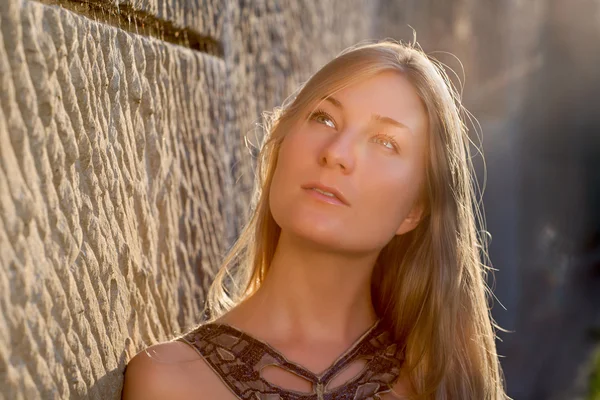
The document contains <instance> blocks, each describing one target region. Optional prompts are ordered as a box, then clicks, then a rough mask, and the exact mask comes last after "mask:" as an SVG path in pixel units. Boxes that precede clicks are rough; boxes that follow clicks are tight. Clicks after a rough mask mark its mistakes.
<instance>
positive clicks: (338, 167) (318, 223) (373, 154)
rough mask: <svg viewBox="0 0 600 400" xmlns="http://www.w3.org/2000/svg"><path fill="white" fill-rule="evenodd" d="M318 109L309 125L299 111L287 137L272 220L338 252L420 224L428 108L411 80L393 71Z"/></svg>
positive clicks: (377, 245) (379, 242) (376, 245)
mask: <svg viewBox="0 0 600 400" xmlns="http://www.w3.org/2000/svg"><path fill="white" fill-rule="evenodd" d="M317 110H321V111H313V112H312V114H311V116H310V118H309V120H308V121H307V122H306V123H303V117H305V115H302V116H300V118H299V121H298V122H296V124H295V126H294V127H293V128H292V129H291V130H290V131H289V132H288V133H287V134H286V136H285V139H284V140H283V142H282V145H281V149H280V153H279V159H278V162H277V166H276V169H275V173H274V176H273V181H272V184H271V188H270V207H271V212H272V214H273V218H274V219H275V221H276V222H277V224H278V225H279V226H280V227H281V229H282V231H283V232H284V233H287V234H292V235H295V236H300V237H302V238H303V239H307V240H309V241H311V242H314V243H315V244H318V245H320V246H325V247H327V248H331V250H336V251H344V252H348V251H349V252H371V251H378V250H381V248H383V247H384V246H385V245H386V244H387V243H388V242H389V241H390V240H391V239H392V238H393V237H394V235H397V234H403V233H405V232H407V231H409V230H411V229H412V228H414V227H415V226H416V223H417V222H418V217H419V213H420V210H421V208H420V207H419V205H418V204H417V203H416V199H417V196H418V194H419V193H418V190H419V185H420V184H421V183H422V181H423V179H424V176H425V149H426V134H427V131H428V122H427V121H428V119H427V114H426V111H425V108H424V106H423V104H422V102H421V100H420V99H419V97H418V95H417V93H416V91H415V89H414V88H413V86H412V85H411V84H410V83H409V82H408V81H407V80H406V78H404V77H403V76H402V75H401V74H400V73H397V72H393V71H386V72H382V73H380V74H378V75H376V76H374V77H372V78H369V79H366V80H364V81H362V82H359V83H357V84H354V85H352V86H349V87H347V88H345V89H343V90H341V91H339V92H337V93H335V94H334V95H333V96H330V97H329V99H327V100H324V101H322V102H321V104H320V105H319V107H318V108H317ZM392 120H394V121H397V123H396V122H394V121H392ZM314 184H321V185H324V186H327V187H331V188H334V189H335V190H337V191H338V192H339V193H340V194H341V197H343V201H342V202H337V203H336V201H339V200H340V199H337V200H336V199H331V198H330V197H327V196H324V195H320V194H319V193H318V192H316V191H315V190H312V189H311V188H310V187H312V186H314ZM338 197H340V196H338ZM413 206H414V207H413Z"/></svg>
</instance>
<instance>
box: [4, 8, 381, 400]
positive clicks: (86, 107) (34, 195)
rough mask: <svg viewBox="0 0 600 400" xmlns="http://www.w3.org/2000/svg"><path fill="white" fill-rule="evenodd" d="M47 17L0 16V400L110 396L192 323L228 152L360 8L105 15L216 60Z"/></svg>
mask: <svg viewBox="0 0 600 400" xmlns="http://www.w3.org/2000/svg"><path fill="white" fill-rule="evenodd" d="M56 3H58V2H52V1H43V2H42V3H38V2H32V1H17V0H8V1H2V2H0V87H1V90H0V265H1V268H0V387H1V390H0V392H1V394H0V396H2V397H5V398H7V399H38V398H43V399H59V398H60V399H66V398H71V399H77V398H102V399H109V398H118V397H119V394H120V389H121V385H122V372H123V368H124V366H125V364H126V362H127V361H128V360H129V359H130V358H131V357H132V356H133V354H135V353H136V352H137V351H139V350H140V349H141V348H143V347H145V346H147V345H149V344H152V343H155V342H158V341H161V340H165V339H168V338H170V337H172V336H173V335H175V334H177V333H178V332H180V331H181V330H182V329H186V328H187V327H189V326H191V325H193V324H195V323H196V322H198V320H199V316H200V309H201V306H202V302H203V299H204V291H205V289H206V288H207V286H208V285H209V283H210V281H211V278H212V276H213V273H214V270H215V268H216V267H217V266H218V264H219V261H220V259H221V256H222V254H223V253H224V251H225V250H226V249H227V246H228V245H229V244H230V243H231V241H232V240H233V238H234V237H235V235H236V234H237V229H238V228H239V223H240V221H241V217H242V216H243V215H244V214H245V213H246V212H247V208H248V198H249V191H250V187H251V184H252V172H251V166H252V161H251V158H250V155H249V151H248V149H247V148H246V146H245V143H244V140H243V139H244V136H245V135H249V139H250V141H251V142H253V143H254V144H257V143H258V137H257V138H255V139H253V137H252V134H253V133H257V132H255V130H256V129H255V123H256V122H260V119H259V116H260V112H261V111H263V110H266V109H269V108H271V107H273V106H274V105H277V104H279V103H281V102H282V101H283V100H284V98H285V97H286V96H287V95H289V93H290V92H291V90H292V89H293V88H295V87H296V85H297V84H298V83H299V82H301V81H302V80H303V79H306V78H307V77H308V76H309V75H310V73H312V72H314V71H315V70H316V69H317V68H318V67H319V66H320V65H321V64H323V63H324V62H326V61H327V60H328V59H329V58H330V57H332V56H333V55H335V53H337V52H338V51H340V50H341V49H343V48H344V47H346V46H347V45H350V44H352V43H354V42H355V41H358V40H360V39H363V38H365V37H367V33H368V30H369V29H370V23H371V22H370V21H372V18H370V17H369V13H370V12H371V8H369V7H370V6H369V5H367V3H368V2H366V1H365V2H361V1H355V2H353V3H352V4H351V6H352V7H354V8H353V9H354V10H355V11H356V12H355V13H352V15H351V16H350V17H348V16H344V17H343V18H342V17H341V16H338V15H337V13H335V12H334V9H335V8H336V7H339V5H336V4H333V6H334V8H331V6H332V4H330V5H329V6H327V7H325V6H323V5H320V4H317V2H306V4H301V3H296V2H294V4H290V6H289V7H286V8H285V9H282V8H281V7H280V3H279V2H248V4H245V3H243V2H240V3H239V4H234V3H233V2H220V1H214V2H207V3H204V2H203V3H202V4H197V3H198V2H196V1H189V2H185V1H180V2H177V1H170V2H161V1H158V2H157V1H138V2H135V3H134V4H133V5H131V4H128V3H124V2H120V3H119V4H117V3H116V2H115V3H114V4H112V3H110V2H104V3H105V4H104V5H103V7H110V6H114V7H117V6H119V7H121V10H129V11H128V12H129V13H130V15H133V16H134V17H135V18H141V17H140V15H142V14H139V13H138V11H139V12H145V13H147V14H149V15H153V16H154V17H156V19H155V20H153V21H154V22H155V23H157V24H163V26H165V27H166V28H164V29H165V32H167V33H169V30H170V32H171V33H173V31H176V30H177V29H178V27H180V28H181V27H187V28H190V29H192V30H193V31H194V32H195V33H197V34H198V35H204V36H205V37H206V38H209V39H210V40H214V41H215V42H216V43H218V45H219V47H220V49H221V53H220V54H218V55H215V54H211V53H210V52H206V53H205V52H202V51H198V50H201V49H198V48H194V46H191V45H190V46H188V47H186V43H185V42H182V43H180V45H176V44H172V43H167V42H165V41H162V40H160V39H161V38H160V37H158V38H153V37H149V36H144V35H136V34H135V33H134V32H135V29H132V28H131V26H121V25H120V24H122V23H123V21H122V20H121V19H119V18H120V17H119V16H118V13H114V12H113V13H112V15H111V16H109V15H103V13H102V12H99V11H98V8H90V7H89V4H88V5H85V4H84V3H80V4H75V2H68V1H67V2H60V3H61V5H62V7H58V6H56V5H55V4H56ZM90 3H95V2H93V1H92V2H90ZM344 4H347V2H344ZM92 5H93V4H92ZM132 10H133V11H132ZM113 11H114V10H113ZM115 15H116V17H115ZM142 16H143V15H142ZM365 16H367V17H366V18H365ZM142 20H143V19H142ZM138 21H139V20H138ZM158 31H160V30H158Z"/></svg>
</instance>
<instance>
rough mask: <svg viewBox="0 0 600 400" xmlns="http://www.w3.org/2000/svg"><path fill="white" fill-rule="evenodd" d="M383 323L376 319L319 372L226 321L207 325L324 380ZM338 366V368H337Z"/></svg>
mask: <svg viewBox="0 0 600 400" xmlns="http://www.w3.org/2000/svg"><path fill="white" fill-rule="evenodd" d="M380 323H381V319H378V320H376V321H375V323H374V324H373V325H371V326H370V327H369V328H368V329H367V330H366V331H364V332H363V333H362V334H361V335H360V336H359V337H358V339H356V340H354V342H352V344H351V345H350V347H348V348H347V349H346V350H344V351H343V352H342V354H340V355H339V356H338V357H337V358H336V359H335V360H334V361H333V362H332V363H331V365H330V366H329V367H327V368H325V369H324V370H323V371H321V372H319V373H315V372H312V371H311V370H309V369H308V368H306V367H305V366H303V365H301V364H298V363H296V362H294V361H290V360H289V359H288V358H287V357H286V356H285V355H283V353H281V352H280V351H279V350H277V349H276V348H274V347H273V346H271V345H270V344H269V343H267V342H265V341H264V340H261V339H258V338H257V337H255V336H253V335H251V334H249V333H247V332H245V331H243V330H242V329H239V328H236V327H235V326H233V325H229V324H227V323H224V322H211V323H208V324H206V325H213V326H217V327H221V328H223V329H225V330H228V331H230V332H232V333H234V334H236V336H239V337H240V339H245V340H247V341H249V342H251V343H255V344H258V345H259V346H263V347H266V348H268V349H269V350H271V352H272V355H273V356H275V357H276V358H279V360H278V361H281V362H282V364H283V363H285V364H287V365H293V366H294V367H296V368H295V369H297V371H298V372H299V371H302V372H303V374H302V375H303V376H304V377H306V378H308V379H310V380H316V381H323V380H326V379H325V378H326V375H327V374H328V373H329V372H331V371H333V372H334V373H335V372H337V370H338V368H339V367H340V366H341V365H343V364H344V363H345V362H346V360H347V359H349V358H352V356H353V355H354V353H355V350H356V349H357V348H358V347H359V346H360V345H361V344H362V343H363V342H364V341H366V340H367V339H368V337H369V334H370V333H371V332H373V331H374V330H375V329H376V328H377V327H378V326H379V324H380ZM336 367H338V368H336Z"/></svg>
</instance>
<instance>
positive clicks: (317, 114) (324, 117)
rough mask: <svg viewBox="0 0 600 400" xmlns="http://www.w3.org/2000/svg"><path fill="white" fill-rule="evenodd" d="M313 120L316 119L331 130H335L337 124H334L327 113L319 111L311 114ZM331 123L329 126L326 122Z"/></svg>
mask: <svg viewBox="0 0 600 400" xmlns="http://www.w3.org/2000/svg"><path fill="white" fill-rule="evenodd" d="M311 118H313V119H315V120H316V121H317V122H319V123H325V124H326V125H328V126H330V127H331V128H335V123H334V122H333V118H331V116H330V115H329V114H327V113H326V112H325V111H322V110H317V111H315V112H313V113H312V114H311ZM326 121H329V124H328V123H327V122H326Z"/></svg>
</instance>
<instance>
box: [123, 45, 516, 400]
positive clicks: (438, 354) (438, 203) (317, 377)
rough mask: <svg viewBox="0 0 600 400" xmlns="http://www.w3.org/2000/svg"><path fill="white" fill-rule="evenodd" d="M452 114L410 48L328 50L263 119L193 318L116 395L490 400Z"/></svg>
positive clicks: (462, 156)
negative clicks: (246, 199) (235, 215)
mask: <svg viewBox="0 0 600 400" xmlns="http://www.w3.org/2000/svg"><path fill="white" fill-rule="evenodd" d="M462 112H463V108H462V106H461V104H460V99H459V97H458V95H457V93H456V92H455V90H454V88H453V86H452V85H451V83H450V81H449V79H448V77H447V75H446V74H445V72H444V70H443V68H441V67H440V65H439V64H438V63H437V62H435V61H434V60H432V59H430V58H429V57H428V56H426V55H425V54H424V53H423V52H422V51H421V50H419V49H418V48H416V47H415V45H410V44H402V43H397V42H394V41H391V40H386V41H382V42H377V43H368V44H360V45H356V46H354V47H351V48H349V49H346V50H345V51H343V52H342V53H340V54H339V56H338V57H336V58H335V59H333V60H332V61H331V62H329V63H328V64H327V65H325V66H324V67H323V68H322V69H321V70H319V71H318V72H317V73H316V74H315V75H314V76H313V77H312V78H311V79H310V80H308V81H307V82H306V83H305V84H304V86H303V87H301V88H300V90H299V91H298V92H297V93H296V94H295V95H294V96H292V97H290V98H289V99H288V101H287V102H286V104H284V106H283V107H281V108H276V109H275V111H274V112H273V113H271V114H270V115H268V116H269V117H270V118H269V119H268V120H267V124H265V128H266V131H265V137H264V141H263V142H262V146H261V149H260V154H259V159H258V165H257V169H258V170H257V181H256V191H255V195H254V197H253V206H252V214H251V218H250V219H249V221H248V223H247V224H246V226H245V228H244V230H243V232H242V234H241V235H240V237H239V239H238V240H237V242H236V243H235V245H234V246H233V248H232V249H231V251H230V253H229V254H228V256H227V257H226V259H225V261H224V263H223V266H222V267H221V269H220V271H219V273H218V275H217V277H216V279H215V281H214V283H213V285H212V286H211V288H210V291H209V295H208V302H207V308H208V310H209V312H210V318H209V319H208V320H207V321H204V322H203V323H202V324H201V325H199V326H197V327H196V328H194V329H193V330H192V331H190V332H188V333H187V334H185V335H182V336H180V337H178V338H176V339H174V340H172V341H170V342H166V343H161V344H157V345H154V346H151V347H149V348H148V349H146V350H145V351H141V352H140V353H138V354H137V355H136V356H135V357H134V358H133V359H132V360H131V362H130V363H129V364H128V366H127V369H126V378H125V385H124V390H123V398H124V399H127V400H134V399H163V398H164V399H232V400H233V399H269V400H270V399H314V400H321V399H365V400H366V399H401V398H403V399H463V400H464V399H477V400H482V399H494V400H496V399H504V398H506V395H505V394H504V389H503V379H502V372H501V368H500V365H499V363H498V357H497V354H496V347H495V342H494V340H495V331H494V327H495V325H494V323H493V320H492V318H491V316H490V313H489V307H488V303H487V297H486V294H487V293H488V290H489V289H488V288H487V286H486V284H485V275H486V273H487V270H488V269H489V267H488V266H486V265H485V263H484V262H483V260H484V257H485V256H486V251H485V242H484V241H483V240H482V238H481V237H479V236H478V233H477V229H476V222H477V219H478V218H479V219H480V222H483V221H481V214H480V212H479V210H478V203H477V201H476V198H475V190H474V186H475V185H474V184H473V183H474V176H473V171H472V165H471V163H470V152H469V139H468V136H467V132H466V128H465V125H464V123H463V121H462V120H461V115H462Z"/></svg>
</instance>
